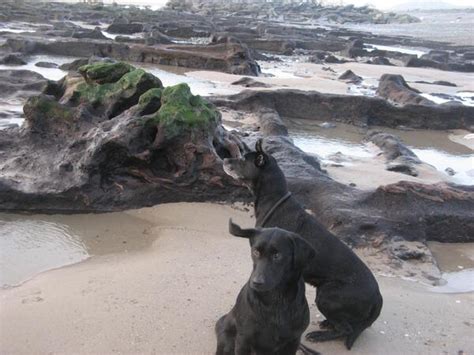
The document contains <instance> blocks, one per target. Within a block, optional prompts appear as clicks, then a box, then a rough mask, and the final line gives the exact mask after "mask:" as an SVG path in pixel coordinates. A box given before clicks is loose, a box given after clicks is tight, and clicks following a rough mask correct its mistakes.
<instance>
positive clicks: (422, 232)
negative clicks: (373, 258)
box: [241, 106, 474, 259]
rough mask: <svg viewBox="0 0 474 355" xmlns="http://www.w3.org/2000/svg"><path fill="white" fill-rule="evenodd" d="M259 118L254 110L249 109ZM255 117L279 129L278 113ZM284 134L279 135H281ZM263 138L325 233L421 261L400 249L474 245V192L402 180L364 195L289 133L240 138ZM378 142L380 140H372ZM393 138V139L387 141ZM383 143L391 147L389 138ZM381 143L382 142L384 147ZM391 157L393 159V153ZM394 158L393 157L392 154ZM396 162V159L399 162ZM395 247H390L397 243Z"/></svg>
mask: <svg viewBox="0 0 474 355" xmlns="http://www.w3.org/2000/svg"><path fill="white" fill-rule="evenodd" d="M251 112H252V113H255V112H256V111H255V106H254V107H253V108H252V109H251ZM260 112H261V113H258V112H257V115H259V116H260V117H259V118H258V125H261V122H262V121H265V122H266V124H267V125H269V126H271V123H270V122H271V121H274V124H275V125H276V126H278V127H281V123H282V120H281V118H280V117H279V115H278V114H277V113H276V112H274V111H273V112H271V113H270V111H260ZM279 132H281V134H280V133H279ZM259 136H263V137H265V139H264V149H265V151H267V152H269V153H271V154H272V155H273V156H274V157H275V158H276V159H277V161H278V164H279V166H280V167H281V168H282V169H283V172H284V173H285V176H286V177H287V181H288V185H289V189H290V191H291V192H292V193H293V196H295V197H296V198H297V199H298V200H299V201H300V202H302V203H303V204H304V206H305V207H306V208H307V209H309V210H311V211H312V212H313V213H314V214H315V216H316V217H317V218H318V220H320V221H321V222H322V223H323V224H324V225H325V226H326V227H327V228H329V229H330V230H331V231H333V232H335V233H336V235H338V236H340V237H342V238H343V239H344V240H345V241H347V242H348V243H350V244H353V245H361V246H363V245H370V244H372V245H377V246H379V247H380V246H391V247H393V248H395V249H397V250H393V251H396V253H395V254H396V255H397V256H398V257H400V258H407V259H413V258H418V257H422V255H421V254H420V255H419V254H418V253H412V252H410V251H409V250H406V248H404V247H402V244H404V245H405V244H407V243H406V242H403V241H404V240H406V241H418V242H425V241H427V240H434V241H441V242H468V241H471V242H472V241H474V239H473V235H474V223H473V221H474V212H473V211H474V188H473V187H472V186H457V185H452V184H447V183H439V184H432V185H429V184H420V183H415V182H407V181H400V182H398V183H395V184H390V185H383V186H380V187H379V188H377V189H375V190H372V191H361V190H358V189H356V188H354V187H351V186H348V185H344V184H341V183H339V182H337V181H334V180H333V179H331V177H330V176H328V175H327V174H326V173H325V172H324V171H323V170H322V169H321V166H320V163H319V160H318V158H317V157H315V156H314V155H308V154H306V153H304V152H303V151H301V150H300V149H299V148H297V147H295V146H294V144H293V143H292V141H291V139H290V138H289V137H287V136H286V134H285V132H284V131H282V130H280V129H278V130H273V129H271V130H268V129H266V127H261V129H260V130H259V133H258V134H251V135H250V136H247V135H245V136H244V135H242V137H241V138H242V139H244V140H245V141H246V143H247V145H248V146H253V145H254V143H255V141H256V139H257V138H258V137H259ZM373 138H374V140H375V141H376V140H378V138H380V137H375V136H374V137H373ZM385 138H389V137H385ZM385 138H383V139H380V141H382V142H387V139H385ZM382 144H383V143H382ZM395 148H396V149H390V147H389V146H387V147H386V148H383V149H384V152H385V154H386V157H387V158H394V157H395V155H396V154H399V155H398V157H406V158H407V159H413V161H416V158H415V157H414V156H412V155H411V154H410V153H409V152H408V151H407V150H405V149H403V147H402V146H401V145H398V146H396V147H395ZM392 153H393V154H392ZM391 154H392V155H391ZM395 159H397V158H395ZM395 239H396V240H397V241H398V242H397V243H392V241H393V240H395Z"/></svg>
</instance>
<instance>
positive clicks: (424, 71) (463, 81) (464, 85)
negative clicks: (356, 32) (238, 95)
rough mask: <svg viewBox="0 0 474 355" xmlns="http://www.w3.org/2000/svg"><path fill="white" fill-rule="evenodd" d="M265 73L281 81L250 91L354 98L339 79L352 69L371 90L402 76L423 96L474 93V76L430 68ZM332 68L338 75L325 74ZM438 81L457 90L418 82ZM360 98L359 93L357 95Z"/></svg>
mask: <svg viewBox="0 0 474 355" xmlns="http://www.w3.org/2000/svg"><path fill="white" fill-rule="evenodd" d="M261 65H262V68H263V69H262V70H263V72H264V73H265V72H268V73H275V74H278V77H263V76H262V77H258V78H256V80H258V81H261V82H264V83H266V84H270V85H273V86H274V87H273V88H271V89H261V88H251V89H250V90H272V89H275V88H289V89H299V90H316V91H320V92H323V93H331V94H351V90H350V89H349V88H350V87H353V86H352V85H349V84H346V83H345V82H343V81H340V80H337V78H338V77H339V76H340V75H341V74H342V73H344V72H345V71H346V70H348V69H350V70H352V71H353V72H354V73H355V74H357V75H359V76H362V77H363V78H364V84H367V85H369V86H375V89H376V86H377V85H378V79H380V77H381V76H382V75H383V74H399V75H403V77H404V78H405V80H406V81H407V82H408V83H409V85H410V86H412V87H414V88H416V89H418V90H420V91H421V92H423V93H433V92H435V93H444V94H449V95H453V94H456V93H457V92H458V91H474V74H472V73H459V72H448V71H442V70H437V69H430V68H406V67H396V66H385V65H370V64H364V63H356V62H350V63H344V64H324V65H320V64H313V63H305V62H293V61H292V62H289V63H283V64H282V63H279V62H278V63H276V62H275V63H271V62H270V63H269V62H262V63H261ZM327 67H330V68H332V69H333V70H334V72H331V71H326V70H323V68H327ZM187 75H188V76H191V77H194V78H200V79H206V80H213V81H216V82H222V83H227V84H230V83H232V82H234V81H236V80H238V79H239V78H241V76H238V75H231V74H226V73H218V72H211V71H191V72H189V73H187ZM437 80H445V81H449V82H452V83H455V84H456V85H457V87H449V86H440V85H430V84H419V83H414V82H415V81H427V82H433V81H437ZM354 94H356V93H354Z"/></svg>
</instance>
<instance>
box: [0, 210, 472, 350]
mask: <svg viewBox="0 0 474 355" xmlns="http://www.w3.org/2000/svg"><path fill="white" fill-rule="evenodd" d="M126 214H127V215H129V216H133V217H134V218H138V219H141V220H143V223H144V225H145V226H146V230H147V233H148V234H149V235H150V237H151V238H155V239H154V241H153V242H152V243H151V245H150V246H148V247H147V248H144V249H140V250H136V251H133V252H128V253H125V252H117V251H116V250H114V252H115V253H114V254H104V253H101V255H98V256H95V257H92V258H91V259H89V260H87V261H85V262H82V263H80V264H76V265H73V266H69V267H65V268H61V269H57V270H52V271H49V272H45V273H43V274H41V275H38V276H37V277H35V278H34V279H33V280H31V281H28V282H27V283H25V284H23V285H22V286H19V287H15V288H11V289H5V290H1V291H0V299H1V312H0V352H1V353H3V354H112V353H118V354H137V353H141V354H151V353H156V354H211V353H213V351H214V350H215V338H214V332H213V327H214V324H215V322H216V320H217V319H218V318H219V316H220V315H222V314H224V313H225V312H227V311H229V309H230V308H231V307H232V305H233V303H234V302H235V298H236V296H237V293H238V291H239V289H240V288H241V286H242V285H243V284H244V283H245V281H246V280H247V278H248V276H249V272H250V269H251V264H250V257H249V246H248V242H247V241H245V240H244V239H240V238H232V237H230V236H229V235H228V234H227V220H228V218H229V217H232V218H233V219H234V220H235V221H236V222H238V223H241V224H243V225H244V226H251V225H252V224H253V219H252V217H251V216H250V213H248V212H245V211H243V208H242V207H240V208H232V207H230V206H223V205H217V204H170V205H161V206H157V207H153V208H148V209H141V210H137V211H129V212H126ZM117 218H120V214H117ZM111 222H112V221H111ZM150 224H152V226H150ZM88 228H89V229H93V224H92V225H89V226H88ZM129 237H130V239H133V238H134V236H133V235H130V236H129ZM109 238H113V236H109ZM365 255H370V253H367V252H366V253H365ZM366 261H368V262H369V265H370V266H371V267H372V268H373V269H377V268H376V267H375V264H374V263H376V262H377V256H376V255H375V256H374V255H373V256H372V257H371V258H370V257H368V259H366ZM377 278H378V280H379V282H380V286H381V290H382V293H383V296H384V309H383V311H382V314H381V316H380V318H379V320H378V321H377V322H376V323H375V324H374V325H373V326H372V327H371V328H370V329H368V330H366V331H365V332H364V333H363V335H362V336H361V337H360V339H359V340H358V341H357V343H356V344H355V347H354V349H353V350H352V351H351V354H354V355H356V354H364V355H366V354H458V353H459V351H461V350H462V351H463V352H464V354H472V353H474V343H473V341H472V334H473V331H474V307H473V306H474V296H473V294H436V293H430V292H429V291H428V290H427V286H425V285H422V284H419V283H415V282H408V281H403V280H401V279H398V278H394V277H392V278H389V277H383V276H380V275H377ZM314 293H315V292H314V289H313V288H308V289H307V295H308V300H309V301H310V302H309V303H310V304H311V306H310V307H311V320H312V324H311V325H310V327H309V330H314V329H316V328H317V326H316V325H315V324H316V322H317V321H318V320H321V319H322V317H321V316H320V315H319V313H318V312H317V310H316V309H315V307H314V305H313V304H312V303H313V302H312V300H313V299H314ZM310 346H311V347H313V348H316V349H317V350H319V351H320V352H322V353H323V354H347V353H348V352H347V351H346V350H345V349H344V348H343V346H342V343H341V342H338V341H334V342H329V343H325V344H317V345H314V344H310Z"/></svg>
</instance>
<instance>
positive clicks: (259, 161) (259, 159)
mask: <svg viewBox="0 0 474 355" xmlns="http://www.w3.org/2000/svg"><path fill="white" fill-rule="evenodd" d="M254 163H255V166H256V167H259V168H262V167H263V166H264V165H265V164H266V163H267V158H265V155H263V154H257V156H256V157H255V161H254Z"/></svg>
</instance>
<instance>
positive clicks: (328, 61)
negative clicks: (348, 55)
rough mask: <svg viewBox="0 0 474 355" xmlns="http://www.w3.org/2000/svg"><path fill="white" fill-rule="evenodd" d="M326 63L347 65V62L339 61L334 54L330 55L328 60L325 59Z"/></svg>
mask: <svg viewBox="0 0 474 355" xmlns="http://www.w3.org/2000/svg"><path fill="white" fill-rule="evenodd" d="M324 62H325V63H330V64H342V63H346V62H347V61H346V60H344V59H339V58H337V57H335V56H333V55H332V54H330V55H328V56H327V57H326V58H324Z"/></svg>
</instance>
